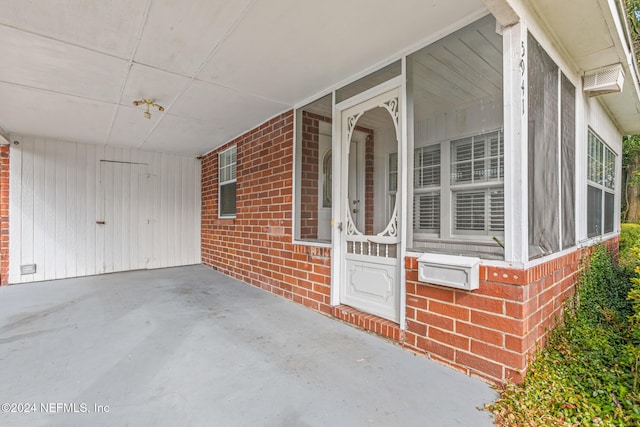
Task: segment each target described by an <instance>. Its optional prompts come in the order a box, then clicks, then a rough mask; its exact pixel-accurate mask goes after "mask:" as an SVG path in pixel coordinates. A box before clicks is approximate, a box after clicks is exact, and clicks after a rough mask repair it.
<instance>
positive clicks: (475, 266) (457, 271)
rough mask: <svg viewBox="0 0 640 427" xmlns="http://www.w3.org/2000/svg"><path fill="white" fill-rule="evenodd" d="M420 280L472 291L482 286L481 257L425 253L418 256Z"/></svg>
mask: <svg viewBox="0 0 640 427" xmlns="http://www.w3.org/2000/svg"><path fill="white" fill-rule="evenodd" d="M418 280H419V281H421V282H427V283H431V284H434V285H441V286H448V287H450V288H456V289H464V290H467V291H471V290H474V289H478V288H479V287H480V258H476V257H467V256H454V255H444V254H424V255H422V256H421V257H420V258H418Z"/></svg>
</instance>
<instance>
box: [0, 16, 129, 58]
mask: <svg viewBox="0 0 640 427" xmlns="http://www.w3.org/2000/svg"><path fill="white" fill-rule="evenodd" d="M0 27H6V28H11V29H13V30H16V31H20V32H23V33H27V34H31V35H32V36H36V37H41V38H43V39H47V40H50V41H54V42H57V43H62V44H66V45H69V46H73V47H75V48H78V49H82V50H86V51H89V52H93V53H97V54H100V55H104V56H108V57H110V58H114V59H120V60H122V61H127V58H125V57H122V56H118V55H116V54H113V53H109V52H104V51H101V50H97V49H92V48H90V47H88V46H83V45H81V44H78V43H75V42H71V41H68V40H62V39H58V38H55V37H51V36H48V35H46V34H41V33H36V32H35V31H29V30H26V29H24V28H20V27H15V26H13V25H7V24H0Z"/></svg>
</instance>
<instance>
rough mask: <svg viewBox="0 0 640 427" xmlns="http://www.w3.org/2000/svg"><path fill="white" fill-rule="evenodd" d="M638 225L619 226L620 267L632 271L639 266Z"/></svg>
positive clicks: (639, 243)
mask: <svg viewBox="0 0 640 427" xmlns="http://www.w3.org/2000/svg"><path fill="white" fill-rule="evenodd" d="M639 249H640V224H631V223H627V224H620V265H621V266H623V267H627V268H628V269H630V270H633V269H635V268H636V266H638V264H640V259H639V258H638V250H639Z"/></svg>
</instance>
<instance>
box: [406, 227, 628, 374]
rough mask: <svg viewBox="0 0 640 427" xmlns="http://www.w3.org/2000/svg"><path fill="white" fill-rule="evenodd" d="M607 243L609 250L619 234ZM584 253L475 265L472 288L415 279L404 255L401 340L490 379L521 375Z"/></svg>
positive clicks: (414, 269)
mask: <svg viewBox="0 0 640 427" xmlns="http://www.w3.org/2000/svg"><path fill="white" fill-rule="evenodd" d="M607 245H608V246H609V248H610V249H612V250H614V252H615V250H616V248H617V246H618V238H617V237H616V238H614V239H610V240H608V241H607ZM586 253H588V250H576V251H574V252H572V253H570V254H566V255H564V256H561V257H558V258H555V259H553V260H550V261H547V262H544V263H542V264H540V265H537V266H535V267H532V268H529V269H526V270H517V269H507V268H498V267H487V266H481V267H480V288H479V289H477V290H475V291H472V292H468V291H462V290H455V289H449V288H444V287H439V286H433V285H429V284H425V283H422V282H418V270H417V267H418V265H417V259H416V258H407V259H406V263H405V264H406V268H407V273H406V274H407V276H406V277H407V300H406V302H407V312H406V314H407V330H406V331H405V338H404V345H405V346H406V347H408V348H410V349H412V350H414V351H418V352H421V353H426V354H427V355H429V356H430V357H431V358H433V359H435V360H438V361H441V362H444V363H446V364H448V365H450V366H453V367H454V368H456V369H459V370H462V371H463V372H465V373H467V374H471V375H475V376H480V377H483V378H485V379H488V380H490V381H492V382H504V381H507V380H510V381H515V382H519V381H521V380H522V378H523V376H524V373H525V371H526V367H527V363H528V358H529V357H530V356H531V355H532V354H533V352H535V350H536V349H537V348H538V346H544V344H545V341H546V339H547V334H548V331H549V329H550V328H551V327H553V326H555V324H556V322H557V321H558V320H559V319H560V318H561V314H562V309H563V303H564V301H566V300H567V298H568V297H570V296H571V295H573V292H574V290H575V284H576V282H577V280H578V274H579V273H578V272H579V269H580V266H581V264H580V263H581V258H583V255H585V254H586Z"/></svg>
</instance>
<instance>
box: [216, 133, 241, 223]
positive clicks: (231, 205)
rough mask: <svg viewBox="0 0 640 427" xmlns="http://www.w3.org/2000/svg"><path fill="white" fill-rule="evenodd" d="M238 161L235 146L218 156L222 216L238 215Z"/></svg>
mask: <svg viewBox="0 0 640 427" xmlns="http://www.w3.org/2000/svg"><path fill="white" fill-rule="evenodd" d="M236 163H237V155H236V147H235V146H233V147H231V148H229V149H228V150H225V151H223V152H221V153H220V154H219V156H218V181H219V190H220V191H219V192H218V194H219V205H220V214H219V216H220V217H235V216H236Z"/></svg>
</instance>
